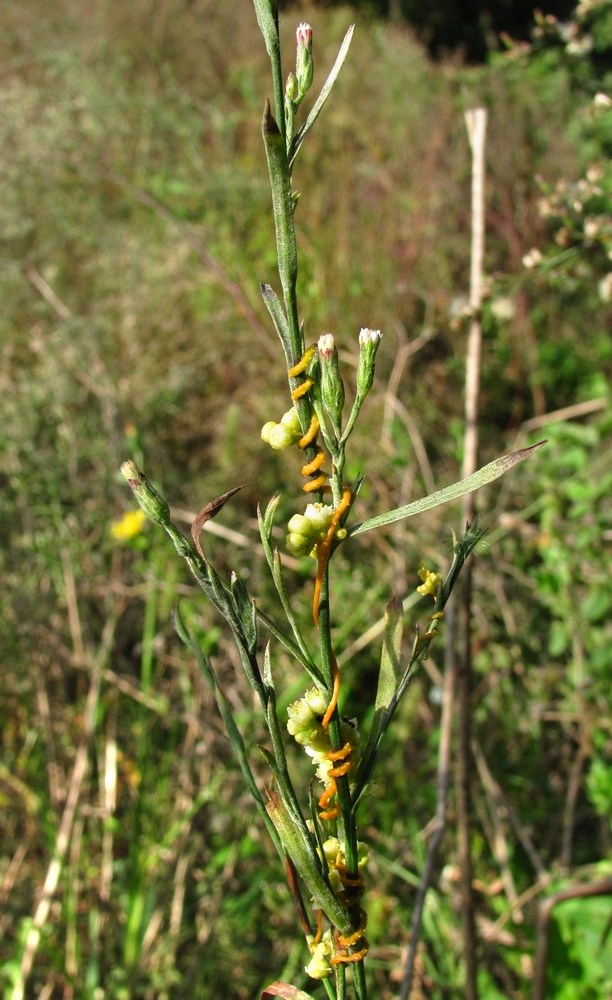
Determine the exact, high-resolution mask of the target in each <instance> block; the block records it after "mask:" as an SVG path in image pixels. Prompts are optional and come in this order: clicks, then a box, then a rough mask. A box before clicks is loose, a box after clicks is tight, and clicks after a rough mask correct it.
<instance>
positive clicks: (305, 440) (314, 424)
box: [297, 413, 321, 448]
mask: <svg viewBox="0 0 612 1000" xmlns="http://www.w3.org/2000/svg"><path fill="white" fill-rule="evenodd" d="M320 426H321V425H320V423H319V418H318V417H317V415H316V413H313V415H312V417H311V420H310V427H309V428H308V430H307V431H306V433H305V434H304V437H302V438H300V440H299V441H298V443H297V446H298V448H306V447H307V445H309V444H310V443H311V441H314V439H315V438H316V436H317V434H318V433H319V428H320Z"/></svg>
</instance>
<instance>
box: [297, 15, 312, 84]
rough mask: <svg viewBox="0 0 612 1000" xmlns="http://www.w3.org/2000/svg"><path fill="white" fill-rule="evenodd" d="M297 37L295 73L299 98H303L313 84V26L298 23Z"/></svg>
mask: <svg viewBox="0 0 612 1000" xmlns="http://www.w3.org/2000/svg"><path fill="white" fill-rule="evenodd" d="M295 37H296V42H297V54H296V59H295V75H296V78H297V85H298V94H299V99H300V100H301V98H302V97H303V96H304V94H305V93H306V91H307V90H309V89H310V86H311V84H312V77H313V62H312V28H311V27H310V25H309V24H300V25H298V28H297V31H296V33H295Z"/></svg>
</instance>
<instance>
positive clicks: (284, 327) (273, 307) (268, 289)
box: [259, 284, 293, 368]
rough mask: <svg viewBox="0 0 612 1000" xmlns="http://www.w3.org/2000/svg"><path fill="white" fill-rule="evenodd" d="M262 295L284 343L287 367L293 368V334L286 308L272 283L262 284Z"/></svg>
mask: <svg viewBox="0 0 612 1000" xmlns="http://www.w3.org/2000/svg"><path fill="white" fill-rule="evenodd" d="M259 287H260V288H261V295H262V298H263V300H264V303H265V306H266V309H267V310H268V312H269V313H270V316H271V317H272V322H273V323H274V329H275V330H276V332H277V334H278V336H279V339H280V342H281V344H282V345H283V351H284V354H285V362H286V364H287V368H291V366H292V365H293V353H292V348H291V334H290V333H289V323H288V322H287V317H286V315H285V310H284V309H283V307H282V304H281V301H280V299H279V297H278V295H277V294H276V292H275V291H274V289H273V288H272V286H271V285H266V284H261V285H260V286H259Z"/></svg>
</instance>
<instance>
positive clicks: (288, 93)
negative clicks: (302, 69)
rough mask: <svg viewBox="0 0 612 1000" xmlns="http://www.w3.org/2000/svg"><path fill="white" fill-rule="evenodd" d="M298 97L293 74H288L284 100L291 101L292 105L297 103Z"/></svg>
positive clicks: (296, 84) (296, 83)
mask: <svg viewBox="0 0 612 1000" xmlns="http://www.w3.org/2000/svg"><path fill="white" fill-rule="evenodd" d="M298 95H299V88H298V82H297V80H296V78H295V73H290V74H289V76H288V77H287V85H286V87H285V99H286V100H287V101H291V103H292V104H293V103H294V102H295V101H297V99H298Z"/></svg>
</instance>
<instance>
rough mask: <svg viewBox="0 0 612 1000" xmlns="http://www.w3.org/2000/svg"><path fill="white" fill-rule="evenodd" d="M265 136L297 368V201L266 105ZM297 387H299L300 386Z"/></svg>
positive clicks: (299, 346) (300, 352)
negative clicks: (295, 213)
mask: <svg viewBox="0 0 612 1000" xmlns="http://www.w3.org/2000/svg"><path fill="white" fill-rule="evenodd" d="M262 132H263V138H264V145H265V148H266V157H267V161H268V173H269V176H270V188H271V191H272V208H273V212H274V226H275V230H276V252H277V258H278V273H279V277H280V280H281V285H282V289H283V298H284V300H285V311H286V314H287V321H288V324H289V339H290V341H291V347H292V349H293V358H292V363H293V364H297V362H298V361H299V360H300V358H301V357H302V355H303V353H304V338H303V336H302V332H301V330H300V324H299V321H298V309H297V293H296V284H297V272H298V264H297V245H296V241H295V226H294V223H293V199H292V197H291V176H290V174H289V162H288V160H287V150H286V148H285V139H284V137H283V134H282V133H281V131H280V128H279V124H278V122H277V121H275V119H274V117H273V115H272V112H271V110H270V105H269V103H266V107H265V111H264V117H263V123H262ZM296 385H297V383H296Z"/></svg>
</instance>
